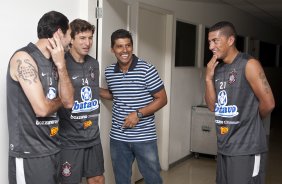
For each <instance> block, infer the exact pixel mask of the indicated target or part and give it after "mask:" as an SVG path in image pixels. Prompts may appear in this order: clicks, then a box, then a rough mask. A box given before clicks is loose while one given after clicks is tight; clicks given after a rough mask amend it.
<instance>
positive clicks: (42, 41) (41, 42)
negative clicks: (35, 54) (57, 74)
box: [35, 38, 51, 59]
mask: <svg viewBox="0 0 282 184" xmlns="http://www.w3.org/2000/svg"><path fill="white" fill-rule="evenodd" d="M35 45H36V46H37V48H38V49H39V50H40V51H41V52H42V54H43V55H44V56H45V57H46V58H47V59H50V58H51V53H50V51H49V50H48V48H47V45H49V46H51V44H50V43H49V41H48V39H47V38H44V39H39V40H38V41H37V42H36V43H35Z"/></svg>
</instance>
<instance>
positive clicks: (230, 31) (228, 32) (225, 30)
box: [209, 21, 237, 39]
mask: <svg viewBox="0 0 282 184" xmlns="http://www.w3.org/2000/svg"><path fill="white" fill-rule="evenodd" d="M218 30H220V31H221V34H222V35H225V36H227V37H230V36H234V38H235V39H236V37H237V33H236V29H235V27H234V25H233V24H232V23H231V22H228V21H221V22H218V23H216V24H214V25H213V26H212V27H210V29H209V32H213V31H218Z"/></svg>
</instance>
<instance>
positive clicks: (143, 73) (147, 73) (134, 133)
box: [105, 55, 164, 142]
mask: <svg viewBox="0 0 282 184" xmlns="http://www.w3.org/2000/svg"><path fill="white" fill-rule="evenodd" d="M105 76H106V81H107V83H108V89H109V90H110V91H111V93H112V94H113V108H112V113H113V117H112V128H111V131H110V137H111V138H112V139H115V140H120V141H125V142H140V141H149V140H156V139H157V135H156V126H155V115H149V116H146V117H143V118H142V119H141V120H140V121H139V122H138V123H137V125H136V126H135V127H134V128H122V125H123V123H124V119H125V117H126V116H127V115H128V114H129V113H131V112H133V111H136V110H137V109H140V108H142V107H145V106H147V105H148V104H149V103H151V102H152V101H153V99H154V98H153V96H152V95H153V94H155V93H156V92H159V91H160V90H161V89H163V88H164V84H163V81H162V80H161V79H160V77H159V75H158V72H157V70H156V69H155V67H154V66H153V65H152V64H149V63H147V62H146V61H143V60H141V59H139V58H137V57H136V56H135V55H133V61H132V63H131V66H130V67H129V70H128V72H127V73H123V72H122V71H121V70H120V69H119V66H118V64H117V63H116V64H112V65H110V66H108V67H107V68H106V69H105Z"/></svg>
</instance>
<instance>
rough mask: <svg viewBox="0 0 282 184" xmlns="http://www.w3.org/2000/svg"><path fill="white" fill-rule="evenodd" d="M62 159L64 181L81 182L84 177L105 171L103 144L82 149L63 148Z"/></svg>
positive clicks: (61, 175)
mask: <svg viewBox="0 0 282 184" xmlns="http://www.w3.org/2000/svg"><path fill="white" fill-rule="evenodd" d="M60 159H61V171H60V181H61V182H62V183H69V184H71V183H79V182H81V179H82V177H86V178H88V177H94V176H101V175H103V173H104V157H103V150H102V145H101V144H97V145H94V146H92V147H89V148H82V149H63V150H62V151H61V156H60Z"/></svg>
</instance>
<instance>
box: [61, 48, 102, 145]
mask: <svg viewBox="0 0 282 184" xmlns="http://www.w3.org/2000/svg"><path fill="white" fill-rule="evenodd" d="M65 58H66V61H67V70H68V73H69V76H70V78H71V81H72V84H73V87H74V88H75V94H74V105H73V107H72V109H65V108H61V109H60V110H59V112H58V113H59V116H60V131H59V136H60V139H61V143H62V148H65V149H75V148H85V147H90V146H92V145H94V144H98V143H100V142H101V141H100V133H99V127H98V119H99V113H100V104H99V63H98V61H97V60H95V59H94V58H92V57H91V56H89V55H87V56H86V57H85V58H84V62H83V63H77V62H75V60H74V58H73V57H72V55H71V54H70V53H69V52H67V53H66V55H65Z"/></svg>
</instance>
